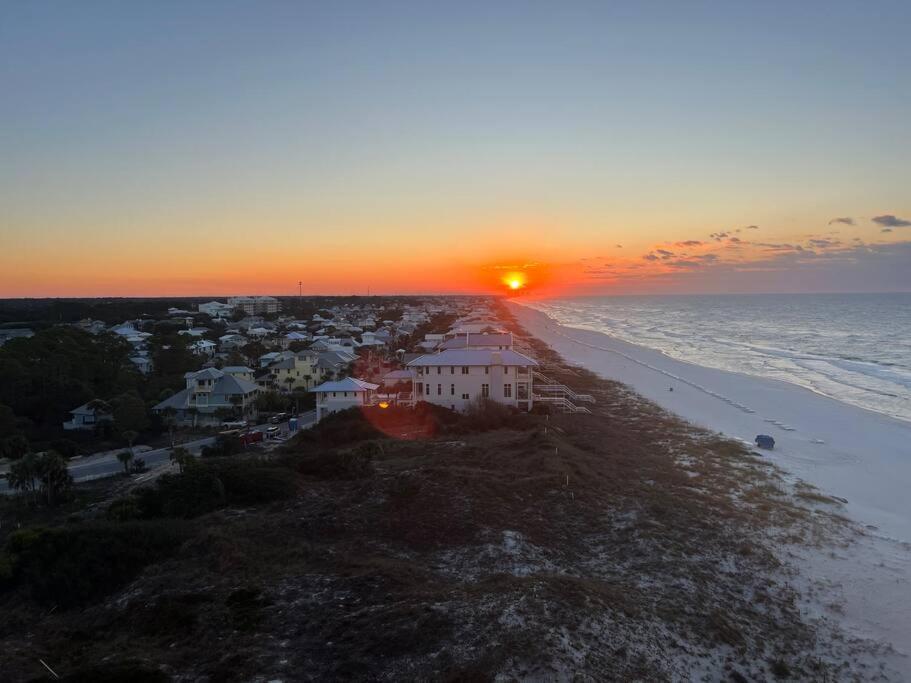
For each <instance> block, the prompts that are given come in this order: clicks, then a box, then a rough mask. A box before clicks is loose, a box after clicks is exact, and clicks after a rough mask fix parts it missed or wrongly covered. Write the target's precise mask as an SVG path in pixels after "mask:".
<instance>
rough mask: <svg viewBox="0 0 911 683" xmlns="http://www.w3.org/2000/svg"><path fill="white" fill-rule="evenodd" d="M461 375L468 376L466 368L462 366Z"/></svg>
mask: <svg viewBox="0 0 911 683" xmlns="http://www.w3.org/2000/svg"><path fill="white" fill-rule="evenodd" d="M462 374H463V375H467V374H468V366H467V365H463V366H462Z"/></svg>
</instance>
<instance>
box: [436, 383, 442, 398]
mask: <svg viewBox="0 0 911 683" xmlns="http://www.w3.org/2000/svg"><path fill="white" fill-rule="evenodd" d="M442 395H443V385H442V384H437V396H442Z"/></svg>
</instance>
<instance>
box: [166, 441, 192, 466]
mask: <svg viewBox="0 0 911 683" xmlns="http://www.w3.org/2000/svg"><path fill="white" fill-rule="evenodd" d="M169 457H170V459H171V462H172V463H176V464H177V469H178V470H179V471H180V472H183V471H184V468H186V467H187V466H188V465H189V464H190V463H191V462H192V460H193V456H192V455H191V454H190V451H188V450H187V449H186V448H184V447H183V446H178V447H177V448H174V449H172V450H171V455H170V456H169Z"/></svg>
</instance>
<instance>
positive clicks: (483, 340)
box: [440, 332, 512, 349]
mask: <svg viewBox="0 0 911 683" xmlns="http://www.w3.org/2000/svg"><path fill="white" fill-rule="evenodd" d="M465 337H466V335H464V334H460V335H458V336H456V337H453V338H452V339H447V340H446V341H444V342H443V343H442V344H440V348H441V349H464V348H465V347H466V346H467V347H469V348H471V347H475V346H504V347H508V346H512V335H511V334H509V333H508V332H498V333H496V334H486V333H483V332H470V333H469V334H468V335H467V337H468V340H467V342H466V340H465Z"/></svg>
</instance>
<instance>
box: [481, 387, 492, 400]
mask: <svg viewBox="0 0 911 683" xmlns="http://www.w3.org/2000/svg"><path fill="white" fill-rule="evenodd" d="M481 396H482V397H483V398H489V397H490V385H489V384H482V385H481Z"/></svg>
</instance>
